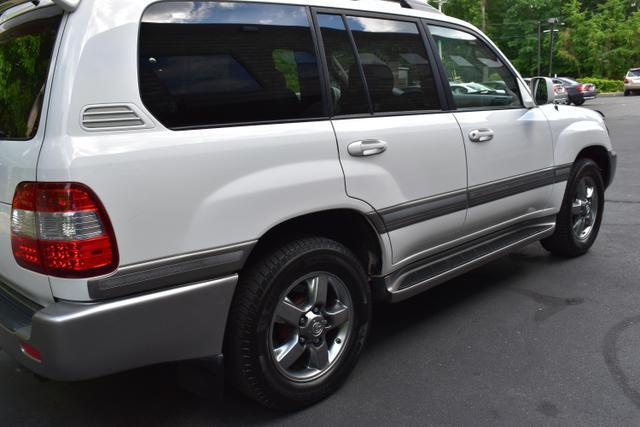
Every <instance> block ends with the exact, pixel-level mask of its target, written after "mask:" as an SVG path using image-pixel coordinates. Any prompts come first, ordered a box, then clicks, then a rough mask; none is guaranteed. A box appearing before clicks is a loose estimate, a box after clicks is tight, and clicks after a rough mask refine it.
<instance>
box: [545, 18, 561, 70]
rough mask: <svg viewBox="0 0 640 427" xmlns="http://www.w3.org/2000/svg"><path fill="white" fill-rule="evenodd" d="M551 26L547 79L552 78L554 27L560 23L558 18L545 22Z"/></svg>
mask: <svg viewBox="0 0 640 427" xmlns="http://www.w3.org/2000/svg"><path fill="white" fill-rule="evenodd" d="M547 22H548V23H549V24H550V25H551V30H550V31H551V47H550V49H549V77H553V42H554V41H555V36H556V31H558V30H556V25H558V24H559V23H560V20H559V19H558V18H551V19H549V20H548V21H547Z"/></svg>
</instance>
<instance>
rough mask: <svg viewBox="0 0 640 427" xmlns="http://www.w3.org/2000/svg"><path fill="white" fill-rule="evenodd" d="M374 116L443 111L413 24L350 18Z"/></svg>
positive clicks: (416, 28) (426, 58)
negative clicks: (381, 113) (379, 113)
mask: <svg viewBox="0 0 640 427" xmlns="http://www.w3.org/2000/svg"><path fill="white" fill-rule="evenodd" d="M348 23H349V28H350V29H351V32H352V33H353V37H354V39H355V43H356V46H357V49H358V54H359V57H360V62H361V63H362V68H363V70H364V75H365V80H366V83H367V88H368V89H369V95H370V97H371V102H372V104H373V110H374V112H394V111H420V110H435V109H440V105H439V100H438V93H437V91H436V86H435V81H434V78H433V73H432V71H431V65H430V64H429V60H428V56H427V52H426V49H425V46H424V43H423V42H422V37H421V36H420V33H419V31H418V26H417V25H416V24H415V23H411V22H402V21H391V20H386V19H373V18H361V17H353V16H350V17H348Z"/></svg>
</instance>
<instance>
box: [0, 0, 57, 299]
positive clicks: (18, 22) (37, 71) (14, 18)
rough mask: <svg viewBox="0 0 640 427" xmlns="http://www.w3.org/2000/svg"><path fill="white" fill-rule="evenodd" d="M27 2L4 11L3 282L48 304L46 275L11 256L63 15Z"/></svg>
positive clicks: (0, 22)
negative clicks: (17, 195)
mask: <svg viewBox="0 0 640 427" xmlns="http://www.w3.org/2000/svg"><path fill="white" fill-rule="evenodd" d="M26 3H28V4H27V5H20V6H18V7H13V8H9V9H6V10H4V11H3V12H0V13H1V14H0V282H3V283H5V284H6V285H9V286H11V287H12V288H14V289H16V290H18V291H19V292H21V293H22V294H24V295H26V296H27V297H29V298H31V299H33V300H35V301H37V302H39V303H41V304H45V303H47V302H50V301H52V300H53V298H52V295H51V289H50V286H49V280H48V278H47V277H46V276H43V275H40V274H36V273H32V272H29V271H27V270H24V269H22V268H21V267H18V265H17V264H16V263H15V260H14V257H13V253H12V249H11V202H12V198H13V194H14V192H15V188H16V186H17V184H18V183H20V182H22V181H35V180H36V165H37V162H38V154H39V152H40V147H41V144H42V141H43V138H44V122H45V121H44V116H45V114H44V113H43V110H44V108H43V106H44V105H46V103H45V102H44V100H45V99H46V97H47V96H48V90H47V89H48V81H49V79H50V75H51V73H50V69H51V67H50V65H51V63H52V58H53V57H54V49H55V45H56V40H57V36H58V30H59V28H60V24H61V22H62V16H63V15H62V10H61V9H60V8H58V7H57V6H51V5H48V6H45V7H36V6H34V5H32V4H31V3H30V2H26ZM0 10H2V6H1V5H0Z"/></svg>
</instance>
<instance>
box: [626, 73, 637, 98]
mask: <svg viewBox="0 0 640 427" xmlns="http://www.w3.org/2000/svg"><path fill="white" fill-rule="evenodd" d="M634 92H640V68H632V69H630V70H629V72H628V73H627V76H626V77H625V78H624V96H629V95H631V94H632V93H634Z"/></svg>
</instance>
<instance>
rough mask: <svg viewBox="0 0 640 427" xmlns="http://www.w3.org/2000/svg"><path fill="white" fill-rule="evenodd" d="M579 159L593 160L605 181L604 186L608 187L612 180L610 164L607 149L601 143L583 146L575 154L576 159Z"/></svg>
mask: <svg viewBox="0 0 640 427" xmlns="http://www.w3.org/2000/svg"><path fill="white" fill-rule="evenodd" d="M580 159H591V160H593V161H594V162H595V163H596V164H597V165H598V167H599V168H600V171H601V172H602V179H603V181H604V183H605V187H608V186H609V185H610V184H611V181H612V176H611V175H612V165H611V161H610V158H609V151H608V150H607V149H606V148H605V147H603V146H602V145H591V146H589V147H585V148H583V149H582V150H581V151H580V152H579V153H578V155H577V156H576V161H578V160H580Z"/></svg>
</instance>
